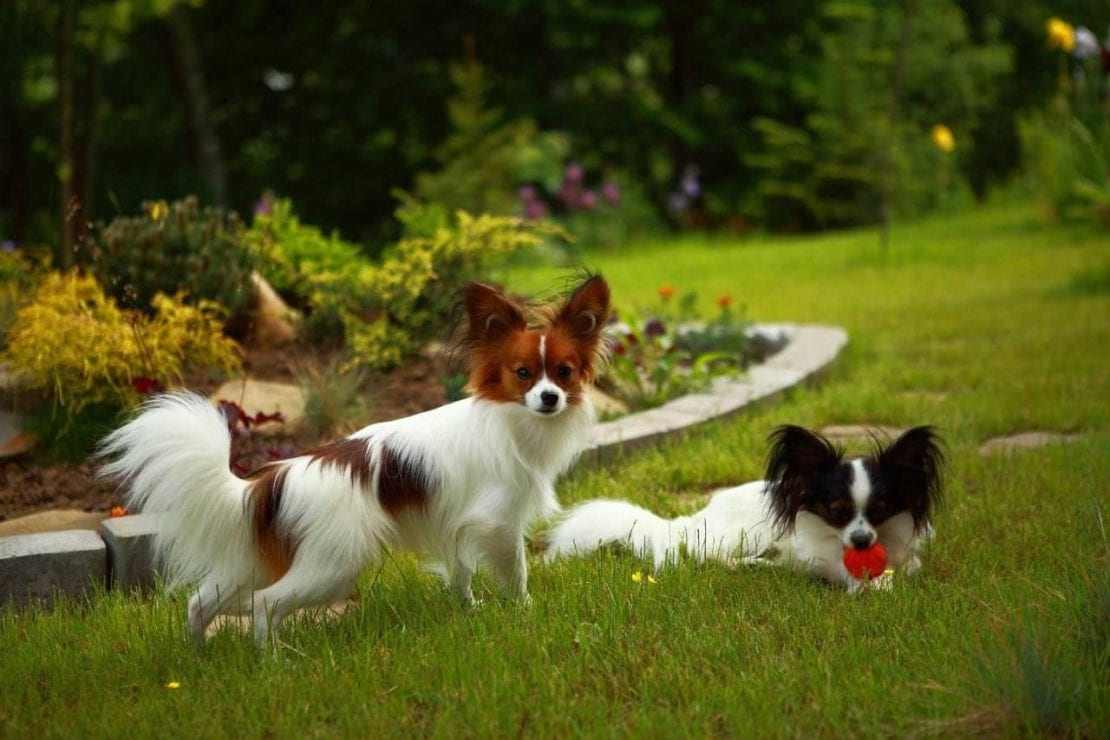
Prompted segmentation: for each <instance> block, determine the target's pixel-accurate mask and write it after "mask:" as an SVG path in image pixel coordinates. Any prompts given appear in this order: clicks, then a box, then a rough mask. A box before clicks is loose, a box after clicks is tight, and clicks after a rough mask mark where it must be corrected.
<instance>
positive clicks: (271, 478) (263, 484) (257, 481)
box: [247, 463, 297, 581]
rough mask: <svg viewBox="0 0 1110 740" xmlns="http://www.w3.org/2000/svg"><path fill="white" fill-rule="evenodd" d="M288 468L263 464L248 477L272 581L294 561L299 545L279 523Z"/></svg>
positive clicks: (259, 543)
mask: <svg viewBox="0 0 1110 740" xmlns="http://www.w3.org/2000/svg"><path fill="white" fill-rule="evenodd" d="M287 474H288V468H287V467H286V466H285V465H282V464H281V463H273V464H270V465H264V466H263V467H261V468H259V469H258V470H256V471H254V472H253V473H251V474H250V476H249V477H248V480H249V481H250V484H249V486H248V488H247V507H248V513H249V515H250V520H251V529H252V531H253V533H254V542H255V546H256V547H257V548H258V555H259V559H260V560H261V561H262V566H263V567H264V568H265V569H266V571H267V573H269V575H270V578H271V581H277V580H278V579H280V578H281V577H282V576H284V575H285V574H286V572H288V570H289V566H290V565H292V564H293V555H294V554H295V553H296V551H297V547H296V545H295V543H294V542H293V540H292V538H291V537H290V535H289V533H288V532H283V531H282V530H281V528H280V527H279V526H278V522H277V517H278V513H279V512H280V510H281V498H282V494H283V493H284V489H285V477H286V475H287Z"/></svg>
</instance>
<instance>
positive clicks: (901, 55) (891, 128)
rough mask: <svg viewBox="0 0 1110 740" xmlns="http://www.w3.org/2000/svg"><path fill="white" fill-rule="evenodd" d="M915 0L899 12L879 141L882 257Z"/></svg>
mask: <svg viewBox="0 0 1110 740" xmlns="http://www.w3.org/2000/svg"><path fill="white" fill-rule="evenodd" d="M917 3H918V0H906V8H905V10H903V11H902V27H901V28H900V29H899V31H898V49H897V56H896V57H895V59H894V71H893V72H892V73H891V76H890V100H889V102H888V104H887V114H886V125H887V134H886V141H885V142H883V156H882V164H881V165H880V166H881V168H882V169H881V172H880V173H879V177H880V180H881V183H882V185H881V190H880V195H879V198H880V203H879V251H880V252H881V253H882V255H883V257H884V258H885V257H886V255H887V253H888V252H889V251H890V212H891V209H892V208H893V202H894V151H893V150H894V138H895V136H897V134H898V132H897V129H898V125H897V124H898V99H899V97H901V94H902V77H903V76H904V75H905V71H906V60H907V58H908V57H909V47H910V25H911V24H912V22H913V16H914V12H915V11H916V10H917Z"/></svg>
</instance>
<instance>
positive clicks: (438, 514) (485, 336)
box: [100, 276, 609, 644]
mask: <svg viewBox="0 0 1110 740" xmlns="http://www.w3.org/2000/svg"><path fill="white" fill-rule="evenodd" d="M463 304H464V305H463V307H464V309H465V313H466V326H465V331H464V332H463V335H462V337H461V339H460V343H459V347H460V351H461V353H462V354H463V356H464V357H465V358H466V359H467V364H468V372H469V386H468V387H469V389H470V390H471V391H472V392H473V395H472V396H471V397H469V398H466V399H463V400H461V401H457V402H455V403H452V404H448V405H446V406H442V407H440V408H437V409H433V410H431V411H426V412H424V413H421V414H417V415H415V416H410V417H407V418H404V419H397V420H394V421H388V422H382V423H379V424H372V425H370V426H368V427H366V428H364V429H362V430H360V431H358V432H355V433H354V434H352V435H351V436H349V437H347V438H346V439H343V440H340V441H338V442H335V443H333V444H330V445H326V446H323V447H320V448H317V449H315V450H311V451H309V452H306V453H304V454H302V455H300V456H298V457H294V458H291V459H288V460H282V461H279V462H274V463H270V464H268V465H265V466H263V467H262V468H260V469H258V470H256V471H254V472H253V473H251V474H249V475H248V476H247V477H246V478H239V477H237V476H236V475H234V474H233V473H231V472H230V470H229V468H228V461H229V447H230V439H229V435H228V429H227V424H226V423H225V420H224V418H223V416H222V415H221V414H220V412H219V411H217V410H216V409H215V408H213V407H212V405H211V404H210V403H209V402H208V401H206V400H205V399H203V398H201V397H199V396H196V395H192V394H188V393H174V394H168V395H163V396H160V397H157V398H155V399H153V400H151V401H150V402H148V403H147V404H146V405H145V407H144V409H143V411H142V412H141V413H140V414H139V415H138V416H137V417H136V418H134V419H133V420H132V421H130V422H129V423H127V424H126V425H125V426H123V427H122V428H121V429H119V430H117V431H116V432H114V433H112V434H111V435H109V436H108V437H107V438H106V439H105V440H104V442H103V443H102V445H101V450H100V452H101V454H102V455H106V456H113V457H115V459H114V461H113V462H110V463H108V464H106V465H105V466H104V467H103V468H102V469H101V472H100V475H102V476H104V477H110V478H115V479H118V480H120V481H121V482H122V485H124V486H126V487H127V489H128V493H127V503H128V506H129V507H131V508H132V509H133V510H140V509H141V510H142V511H146V512H158V513H160V514H161V515H162V520H163V522H164V524H163V525H162V527H161V529H160V531H159V532H158V534H157V536H156V538H155V547H156V552H157V553H158V554H159V555H160V558H161V561H162V562H163V570H164V572H165V574H166V577H167V581H168V584H169V585H170V586H171V587H173V586H179V585H183V584H192V583H197V584H199V585H198V586H197V588H196V591H195V592H194V593H193V595H192V598H191V599H190V601H189V607H188V627H189V632H190V634H191V635H192V637H193V638H194V639H195V640H196V641H198V642H200V641H203V639H204V633H205V629H206V627H207V626H208V624H209V623H210V622H211V621H212V620H213V619H214V618H215V616H216V615H217V614H220V613H247V614H252V616H253V620H254V637H255V640H256V642H258V643H259V644H263V643H265V642H266V641H267V640H268V639H269V637H270V635H271V633H273V632H274V631H275V630H276V628H277V627H278V625H279V624H280V623H281V621H282V620H283V619H284V618H285V617H287V616H288V615H289V614H290V613H291V612H292V611H293V610H294V609H297V608H300V607H303V606H310V605H317V604H324V603H328V602H330V601H332V600H335V599H337V598H342V597H344V596H346V595H347V594H348V593H349V592H350V589H351V586H352V584H353V582H354V580H355V578H356V577H357V576H358V574H359V572H360V571H361V570H362V569H363V567H364V566H365V565H366V564H367V563H368V562H371V561H374V560H377V559H378V558H379V557H380V556H381V553H382V550H383V548H386V547H402V548H407V549H410V550H414V551H416V552H417V553H420V554H421V555H423V556H425V557H427V558H428V559H429V560H430V561H432V563H434V564H435V568H436V570H438V571H439V572H441V573H442V574H443V576H444V578H445V580H446V581H447V582H448V583H449V584H450V585H451V586H453V587H454V589H455V590H456V591H457V593H458V595H459V596H460V597H461V598H462V599H463V600H465V601H467V602H470V601H473V599H474V597H473V594H472V593H471V588H470V580H471V576H472V574H473V573H474V571H475V569H476V568H477V567H478V566H479V564H481V563H486V564H488V565H490V566H491V567H492V570H493V573H494V575H495V577H496V578H497V580H498V581H499V582H500V583H501V584H502V585H503V586H504V587H505V588H506V589H507V591H508V592H509V593H510V594H511V595H512V596H514V597H516V598H518V599H527V598H528V591H527V578H528V576H527V566H526V562H525V548H524V531H525V528H526V527H527V525H528V524H529V523H530V522H533V521H534V520H536V519H538V518H541V517H545V516H548V515H550V514H552V513H553V512H555V511H556V510H557V509H558V503H557V502H556V500H555V491H554V481H555V479H556V477H557V476H558V475H559V474H560V473H562V472H563V471H564V470H566V469H567V467H569V466H570V464H571V463H572V462H573V461H574V459H575V458H576V457H577V455H578V454H579V452H580V451H581V450H582V447H583V446H584V444H585V442H586V439H587V432H588V429H589V426H590V424H591V423H592V422H593V420H594V411H593V407H592V405H591V403H590V401H589V398H588V397H587V394H586V392H585V390H586V386H587V384H589V383H590V382H591V380H592V379H593V378H594V376H595V374H596V373H597V371H598V367H599V364H600V363H601V362H603V360H604V344H603V340H602V329H603V327H604V326H605V323H606V321H607V320H608V317H609V288H608V285H607V284H606V283H605V280H604V279H603V278H601V277H600V276H592V277H589V278H588V279H586V280H585V281H584V282H583V283H582V284H581V285H580V286H579V287H578V288H577V290H575V291H574V292H573V294H572V295H571V296H570V297H569V298H567V299H566V300H565V301H564V302H563V303H562V304H561V305H559V306H556V307H550V308H548V309H546V310H543V311H541V312H540V317H539V319H538V321H537V323H536V324H535V325H530V324H529V319H528V317H527V315H526V312H525V311H526V309H525V307H523V306H521V305H519V304H518V303H515V302H513V301H512V300H510V299H508V298H507V297H505V296H504V295H503V294H502V293H500V292H499V291H497V290H495V289H494V288H491V287H489V286H486V285H481V284H472V285H470V286H468V287H467V288H466V289H465V291H464V294H463Z"/></svg>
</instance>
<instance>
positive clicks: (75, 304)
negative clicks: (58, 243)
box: [7, 272, 240, 418]
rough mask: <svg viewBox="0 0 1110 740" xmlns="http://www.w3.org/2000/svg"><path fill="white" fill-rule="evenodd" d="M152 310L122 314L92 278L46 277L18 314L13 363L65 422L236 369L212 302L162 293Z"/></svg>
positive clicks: (11, 340)
mask: <svg viewBox="0 0 1110 740" xmlns="http://www.w3.org/2000/svg"><path fill="white" fill-rule="evenodd" d="M149 311H150V314H149V315H146V314H143V313H140V312H137V311H135V312H125V311H123V310H121V309H120V308H119V307H118V306H117V305H116V303H115V302H114V301H113V300H112V299H111V298H109V297H108V296H107V295H106V294H105V293H104V290H103V289H102V288H101V286H100V285H99V284H98V283H97V282H96V280H95V279H93V277H91V276H90V275H85V274H82V273H79V272H70V273H58V272H54V273H49V274H48V275H46V277H45V278H44V279H43V281H42V283H41V284H40V285H39V287H38V289H37V290H36V292H35V294H34V297H33V298H32V300H31V301H30V302H29V303H27V304H26V305H24V306H23V307H22V308H20V309H19V311H18V312H17V313H16V317H15V321H14V323H13V325H12V327H11V331H10V332H9V334H8V348H7V359H8V362H9V363H10V365H11V367H12V369H13V370H15V371H16V373H17V374H18V375H19V377H20V378H21V379H22V382H23V383H24V384H25V386H26V387H27V389H28V390H31V391H39V392H41V393H43V394H45V395H46V396H47V397H48V398H49V399H50V401H51V402H52V404H53V406H54V408H55V409H56V410H60V411H61V412H62V413H63V415H64V416H65V417H67V418H73V417H75V416H76V415H78V414H80V413H81V412H82V411H83V410H84V409H86V408H88V407H90V406H93V405H105V406H109V407H114V408H117V409H125V408H129V407H131V406H134V405H135V404H137V403H138V401H139V399H140V397H141V395H142V394H141V392H140V389H142V388H149V387H158V386H161V385H163V384H170V383H180V382H182V380H183V377H184V374H185V372H186V370H190V369H211V370H217V371H221V372H223V373H231V372H232V371H234V370H236V369H238V368H239V364H240V360H239V354H238V347H237V345H236V344H235V343H234V342H233V341H232V340H231V339H228V338H227V337H225V336H224V335H223V332H222V324H223V322H222V319H223V315H224V312H223V310H222V309H221V308H220V307H219V306H218V305H216V304H215V303H213V302H211V301H199V302H198V303H197V304H196V305H188V304H186V303H184V302H183V301H182V299H181V297H180V296H177V297H173V298H171V297H169V296H167V295H164V294H162V293H157V294H155V296H154V297H153V300H152V301H151V303H150V306H149Z"/></svg>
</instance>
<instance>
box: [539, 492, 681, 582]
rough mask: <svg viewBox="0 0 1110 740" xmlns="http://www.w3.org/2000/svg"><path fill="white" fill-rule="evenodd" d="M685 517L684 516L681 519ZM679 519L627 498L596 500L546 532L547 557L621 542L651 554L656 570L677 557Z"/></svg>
mask: <svg viewBox="0 0 1110 740" xmlns="http://www.w3.org/2000/svg"><path fill="white" fill-rule="evenodd" d="M684 518H685V517H683V519H684ZM678 523H680V520H668V519H663V518H662V517H660V516H658V515H656V514H653V513H652V512H650V511H648V510H647V509H645V508H643V507H642V506H636V505H635V504H630V503H628V502H627V501H614V500H612V499H596V500H594V501H587V502H585V503H583V504H580V505H578V506H576V507H574V508H573V509H571V510H570V512H569V513H568V514H567V515H566V517H565V518H564V519H563V520H562V521H561V522H559V524H558V525H557V526H556V527H555V529H554V530H552V531H551V533H550V535H549V543H548V546H547V558H548V559H549V560H551V559H554V558H557V557H560V556H567V555H585V554H587V553H590V552H593V551H594V550H596V549H598V548H599V547H602V546H605V545H621V546H624V547H628V548H629V549H631V550H632V551H633V552H634V553H635V554H636V555H638V556H639V557H644V558H648V557H650V558H651V559H652V560H653V561H654V563H655V568H656V570H658V569H659V568H660V567H661V566H662V565H663V564H664V563H665V562H667V560H668V559H672V560H673V559H674V558H677V557H678V547H679V543H680V541H681V540H680V538H679V537H678V536H677V532H674V531H673V530H674V529H675V525H676V524H678Z"/></svg>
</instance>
